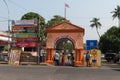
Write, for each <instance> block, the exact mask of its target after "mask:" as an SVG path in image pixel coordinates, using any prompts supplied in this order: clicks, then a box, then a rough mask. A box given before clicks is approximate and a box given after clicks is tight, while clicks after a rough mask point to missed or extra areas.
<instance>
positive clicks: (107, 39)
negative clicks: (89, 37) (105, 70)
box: [99, 26, 120, 53]
mask: <svg viewBox="0 0 120 80" xmlns="http://www.w3.org/2000/svg"><path fill="white" fill-rule="evenodd" d="M119 44H120V28H117V27H115V26H113V27H111V28H110V29H109V30H107V32H106V33H105V34H103V35H102V36H101V37H100V41H99V49H100V50H101V51H102V52H104V53H106V52H109V51H112V52H118V51H120V45H119Z"/></svg>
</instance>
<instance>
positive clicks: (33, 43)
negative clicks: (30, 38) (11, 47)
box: [16, 42, 38, 47]
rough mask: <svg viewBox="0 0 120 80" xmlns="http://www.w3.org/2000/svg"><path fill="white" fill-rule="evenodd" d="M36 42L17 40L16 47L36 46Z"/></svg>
mask: <svg viewBox="0 0 120 80" xmlns="http://www.w3.org/2000/svg"><path fill="white" fill-rule="evenodd" d="M37 45H38V43H37V42H17V43H16V46H17V47H37Z"/></svg>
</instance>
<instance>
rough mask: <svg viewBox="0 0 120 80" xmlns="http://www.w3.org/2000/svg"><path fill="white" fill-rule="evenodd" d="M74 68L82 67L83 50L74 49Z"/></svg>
mask: <svg viewBox="0 0 120 80" xmlns="http://www.w3.org/2000/svg"><path fill="white" fill-rule="evenodd" d="M74 65H75V66H84V50H83V49H75V63H74Z"/></svg>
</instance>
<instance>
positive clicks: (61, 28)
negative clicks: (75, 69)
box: [46, 21, 84, 66]
mask: <svg viewBox="0 0 120 80" xmlns="http://www.w3.org/2000/svg"><path fill="white" fill-rule="evenodd" d="M46 32H47V42H46V49H47V57H46V62H47V63H49V64H54V61H53V56H54V53H55V46H56V43H57V42H58V41H59V40H61V39H68V40H70V41H71V42H72V43H73V44H74V55H75V60H74V62H75V63H74V65H75V66H82V65H84V48H83V36H84V29H83V28H81V27H79V26H76V25H74V24H72V23H70V22H67V21H63V22H61V23H59V24H57V25H55V26H53V27H49V28H47V29H46Z"/></svg>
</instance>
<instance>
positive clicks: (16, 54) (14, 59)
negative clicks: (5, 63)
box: [9, 48, 21, 66]
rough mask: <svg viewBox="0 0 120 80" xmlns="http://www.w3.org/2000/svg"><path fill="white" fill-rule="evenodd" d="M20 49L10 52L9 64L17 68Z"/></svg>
mask: <svg viewBox="0 0 120 80" xmlns="http://www.w3.org/2000/svg"><path fill="white" fill-rule="evenodd" d="M20 55H21V49H18V48H15V49H11V50H10V57H9V64H11V65H15V66H18V65H19V62H20Z"/></svg>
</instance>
